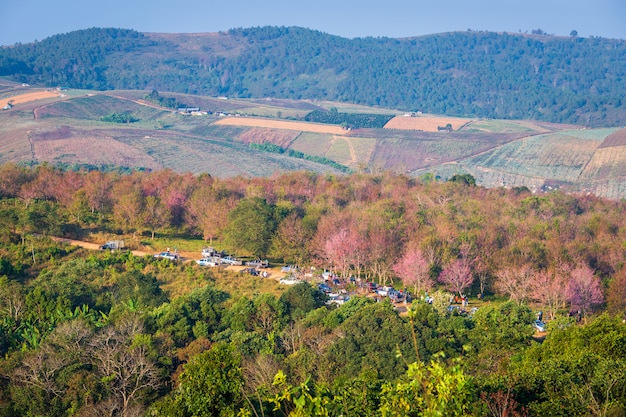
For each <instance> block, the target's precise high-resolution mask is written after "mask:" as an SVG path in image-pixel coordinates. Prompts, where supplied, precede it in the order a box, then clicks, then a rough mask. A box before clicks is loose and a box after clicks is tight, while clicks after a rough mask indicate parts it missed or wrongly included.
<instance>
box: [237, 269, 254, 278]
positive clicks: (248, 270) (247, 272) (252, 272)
mask: <svg viewBox="0 0 626 417" xmlns="http://www.w3.org/2000/svg"><path fill="white" fill-rule="evenodd" d="M239 273H241V274H250V275H252V276H254V277H258V276H259V271H257V270H256V269H254V268H244V269H242V270H241V271H239Z"/></svg>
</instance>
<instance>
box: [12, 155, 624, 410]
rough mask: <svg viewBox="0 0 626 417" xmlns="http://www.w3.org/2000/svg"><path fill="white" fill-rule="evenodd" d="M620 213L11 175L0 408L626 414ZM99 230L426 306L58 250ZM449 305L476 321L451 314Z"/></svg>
mask: <svg viewBox="0 0 626 417" xmlns="http://www.w3.org/2000/svg"><path fill="white" fill-rule="evenodd" d="M625 204H626V202H624V201H621V202H617V201H609V200H604V199H599V198H596V197H592V196H575V195H566V194H563V193H561V192H553V193H547V194H542V195H534V194H532V193H530V192H529V190H528V189H525V188H515V189H504V188H500V189H490V190H489V189H484V188H481V187H477V186H475V185H473V181H472V178H471V176H459V177H457V178H455V179H454V181H448V182H438V181H433V179H432V178H429V177H425V178H421V179H414V178H408V177H405V176H401V175H400V176H398V175H391V174H380V175H365V174H353V175H346V176H332V175H319V174H313V173H306V172H295V173H290V174H283V175H277V176H274V177H272V178H253V179H246V178H241V177H237V178H230V179H215V178H212V177H210V176H207V175H199V176H192V175H184V174H176V173H174V172H172V171H155V172H134V173H129V174H119V173H102V172H98V171H90V172H87V171H83V172H71V171H62V170H59V169H55V168H52V167H50V166H47V165H42V166H38V167H35V168H24V167H20V166H16V165H11V164H7V165H3V166H0V211H1V212H2V216H0V219H1V220H0V353H2V358H1V359H0V391H1V393H2V395H1V396H0V415H2V416H14V415H31V416H40V415H41V416H43V415H46V416H68V415H114V416H139V415H146V416H185V417H186V416H215V415H220V416H234V415H240V416H252V415H256V416H258V415H265V416H287V415H288V416H311V415H320V416H321V415H326V416H340V415H351V416H418V415H419V416H421V415H446V416H468V415H474V416H494V415H498V416H503V415H510V416H522V415H542V416H543V415H555V416H587V415H615V416H617V415H623V414H624V412H626V395H625V393H626V385H625V384H626V380H624V378H623V375H624V373H625V372H626V348H625V347H626V325H625V324H624V318H625V314H626V301H625V300H626V294H625V293H624V289H625V288H626V268H625V266H624V259H626V245H625V242H626V219H625V218H624V216H623V213H624V210H625V209H626V206H625ZM93 230H98V231H101V232H106V233H108V234H116V235H118V236H122V237H124V238H125V240H126V241H127V242H128V246H129V247H133V246H136V245H138V243H139V240H140V239H150V237H151V235H152V234H153V233H156V235H157V236H159V235H179V236H180V235H183V236H188V237H190V238H191V237H192V236H194V235H196V236H202V237H203V238H204V239H207V240H208V239H210V240H212V241H213V242H214V244H215V245H216V246H218V247H220V248H224V249H226V250H228V251H230V252H235V253H238V254H241V255H245V254H249V255H253V256H270V257H271V259H272V260H273V262H279V263H280V262H288V263H296V264H298V265H300V266H301V267H305V266H311V265H313V266H316V267H318V269H316V270H318V271H322V270H323V269H324V268H328V267H332V268H333V270H334V271H335V272H336V274H337V276H338V279H340V280H342V279H344V278H345V281H344V282H346V286H345V287H344V288H347V289H348V290H350V291H353V290H354V291H356V290H357V288H358V286H357V285H356V284H355V283H352V281H350V280H349V279H348V278H349V277H350V276H352V277H358V278H359V279H362V280H363V281H369V282H375V283H378V284H380V285H394V286H396V287H397V288H402V287H404V288H405V289H407V290H409V291H411V292H412V293H413V295H414V301H413V303H412V304H408V305H407V306H406V307H410V308H409V310H408V312H407V313H402V314H401V313H400V309H399V308H397V305H395V306H394V304H392V303H391V302H389V301H388V299H386V300H380V302H375V301H374V300H373V299H372V298H371V297H367V296H365V294H363V293H361V295H358V294H356V293H355V295H354V296H353V297H352V298H351V299H350V300H349V301H348V302H346V303H345V304H343V305H340V306H332V305H329V304H326V300H327V298H326V296H325V295H324V294H322V293H321V292H320V291H319V290H318V288H317V286H316V284H315V282H314V281H311V282H310V283H308V282H304V283H301V284H298V285H295V286H292V287H289V288H286V289H285V288H283V289H281V290H280V291H279V292H277V293H272V292H259V288H262V287H263V285H268V284H262V281H260V280H257V281H254V279H253V278H246V276H244V275H242V274H240V273H237V272H231V271H228V270H223V269H218V268H206V267H200V266H198V265H196V264H195V263H193V262H190V263H178V264H177V263H172V262H170V261H168V260H164V259H155V258H153V257H151V256H144V257H139V256H134V255H132V254H131V253H130V252H124V251H121V252H109V251H97V252H94V251H87V250H85V249H77V248H76V247H70V246H68V245H66V244H63V243H59V242H57V241H54V240H51V239H49V236H65V237H74V238H86V237H88V236H89V231H93ZM133 236H134V238H133ZM249 280H251V281H249ZM246 286H249V287H250V288H252V290H251V291H250V292H249V293H244V292H243V291H242V290H243V289H244V288H246ZM454 292H457V293H458V294H457V295H459V296H469V297H470V300H471V304H470V305H475V306H478V308H477V310H475V311H473V312H472V313H473V314H470V315H462V314H458V309H449V308H448V305H449V304H450V297H451V296H453V295H454V294H453V293H454ZM427 294H428V296H429V298H430V299H431V302H430V303H429V302H426V297H425V295H427ZM478 295H480V299H479V298H478ZM538 311H543V315H544V316H545V317H546V318H549V319H550V321H549V322H548V332H547V334H545V335H542V336H541V337H537V336H536V335H535V334H534V330H533V328H532V326H531V323H532V322H533V320H534V319H535V318H536V317H537V316H536V313H537V312H538ZM571 311H574V312H575V313H576V314H575V315H574V317H571V316H570V315H569V313H570V312H571ZM208 393H210V394H208Z"/></svg>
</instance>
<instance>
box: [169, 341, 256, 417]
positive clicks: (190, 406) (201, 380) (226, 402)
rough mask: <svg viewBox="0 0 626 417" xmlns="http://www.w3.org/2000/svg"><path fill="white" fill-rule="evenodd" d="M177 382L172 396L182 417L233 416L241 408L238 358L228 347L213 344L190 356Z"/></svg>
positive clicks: (221, 344) (240, 380) (231, 348)
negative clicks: (178, 405)
mask: <svg viewBox="0 0 626 417" xmlns="http://www.w3.org/2000/svg"><path fill="white" fill-rule="evenodd" d="M179 381H180V384H179V386H178V389H177V391H176V394H175V395H176V396H179V397H180V403H181V405H182V406H183V407H184V410H185V413H184V415H186V416H194V417H202V416H207V417H208V416H211V417H214V416H220V417H222V416H223V417H226V416H234V415H235V412H236V411H237V409H238V408H239V407H240V406H241V405H242V400H243V398H242V394H241V389H242V387H243V383H244V380H243V374H242V371H241V359H240V358H239V356H238V355H237V353H236V350H235V349H234V348H233V347H232V346H230V345H228V344H225V343H217V344H215V345H214V346H213V347H212V348H211V349H210V350H208V351H206V352H203V353H200V354H199V355H196V356H194V357H192V358H191V359H190V360H189V362H188V363H187V364H186V365H185V366H184V370H183V373H182V374H181V375H180V377H179Z"/></svg>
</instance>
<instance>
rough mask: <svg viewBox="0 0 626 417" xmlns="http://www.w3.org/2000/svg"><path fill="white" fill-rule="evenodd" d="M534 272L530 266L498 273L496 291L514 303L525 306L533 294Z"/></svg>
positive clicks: (507, 269) (504, 269)
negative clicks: (506, 295)
mask: <svg viewBox="0 0 626 417" xmlns="http://www.w3.org/2000/svg"><path fill="white" fill-rule="evenodd" d="M533 280H534V271H533V269H532V268H531V267H530V265H522V266H518V267H507V268H503V269H501V270H499V271H498V272H497V273H496V283H495V285H496V289H497V290H498V291H499V292H501V293H504V294H508V295H509V297H510V298H511V300H512V301H515V302H516V303H518V304H523V303H525V302H526V301H527V299H528V297H529V296H530V294H531V292H532V287H533Z"/></svg>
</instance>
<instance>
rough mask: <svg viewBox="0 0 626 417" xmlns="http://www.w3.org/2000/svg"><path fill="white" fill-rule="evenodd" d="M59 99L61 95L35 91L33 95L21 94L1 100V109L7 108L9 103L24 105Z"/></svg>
mask: <svg viewBox="0 0 626 417" xmlns="http://www.w3.org/2000/svg"><path fill="white" fill-rule="evenodd" d="M53 97H59V93H57V92H53V91H35V92H32V93H26V94H20V95H19V96H14V97H7V98H2V99H0V108H2V107H4V106H6V105H7V104H8V103H9V101H10V102H11V104H13V105H16V104H24V103H28V102H29V101H35V100H41V99H44V98H53Z"/></svg>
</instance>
